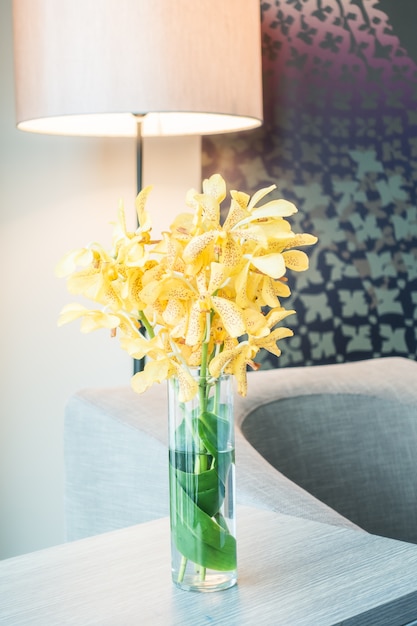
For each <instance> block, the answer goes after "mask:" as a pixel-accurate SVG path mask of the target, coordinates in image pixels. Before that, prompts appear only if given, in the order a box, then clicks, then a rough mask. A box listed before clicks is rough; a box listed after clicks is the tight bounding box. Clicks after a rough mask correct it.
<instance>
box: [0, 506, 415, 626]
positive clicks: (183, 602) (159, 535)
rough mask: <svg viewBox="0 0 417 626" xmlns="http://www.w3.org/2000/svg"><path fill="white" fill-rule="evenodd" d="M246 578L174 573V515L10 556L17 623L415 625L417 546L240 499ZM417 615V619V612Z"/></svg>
mask: <svg viewBox="0 0 417 626" xmlns="http://www.w3.org/2000/svg"><path fill="white" fill-rule="evenodd" d="M237 523H238V572H239V583H238V585H237V586H236V587H233V588H231V589H228V590H226V591H219V592H216V593H198V592H187V591H182V590H180V589H177V588H176V587H175V586H174V585H173V584H172V582H171V572H170V546H169V521H168V519H161V520H157V521H154V522H148V523H146V524H140V525H138V526H132V527H129V528H125V529H122V530H118V531H114V532H111V533H106V534H104V535H98V536H95V537H90V538H88V539H83V540H81V541H76V542H73V543H67V544H63V545H60V546H57V547H54V548H49V549H47V550H42V551H39V552H34V553H31V554H26V555H23V556H19V557H15V558H12V559H7V560H5V561H2V562H1V563H0V624H7V626H15V625H24V626H30V625H33V624H36V625H37V626H64V625H66V624H73V625H74V626H75V625H76V626H89V625H93V624H94V625H100V626H131V625H132V626H133V625H134V626H137V625H147V624H149V625H152V626H153V625H157V626H158V625H163V626H168V625H178V626H180V625H181V626H186V625H187V624H189V625H191V624H192V626H200V625H201V626H203V625H207V624H210V625H212V624H219V625H225V626H226V625H227V626H249V625H250V626H253V624H256V626H259V625H264V624H265V625H268V626H335V625H340V626H342V624H343V626H359V625H360V626H365V625H366V626H404V624H408V623H411V622H412V621H413V620H416V619H417V546H415V545H411V544H406V543H403V542H398V541H394V540H392V539H385V538H382V537H376V536H374V535H370V534H368V533H365V532H362V531H356V530H350V529H344V528H339V527H335V526H330V525H327V524H320V523H317V522H310V521H307V520H303V519H300V518H295V517H290V516H286V515H280V514H277V513H273V512H271V511H263V510H258V509H253V508H249V507H240V508H238V516H237ZM415 623H417V622H415Z"/></svg>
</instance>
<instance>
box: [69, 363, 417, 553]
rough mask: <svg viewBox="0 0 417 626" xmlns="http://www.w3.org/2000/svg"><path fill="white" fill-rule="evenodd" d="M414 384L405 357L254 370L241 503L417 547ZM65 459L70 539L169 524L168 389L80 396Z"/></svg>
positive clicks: (412, 366)
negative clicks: (164, 521) (157, 520)
mask: <svg viewBox="0 0 417 626" xmlns="http://www.w3.org/2000/svg"><path fill="white" fill-rule="evenodd" d="M416 382H417V363H416V362H414V361H412V360H408V359H402V358H386V359H373V360H370V361H361V362H356V363H344V364H338V365H325V366H314V367H305V368H288V369H277V370H266V371H262V370H261V371H259V372H253V373H250V374H249V385H248V388H249V390H248V396H247V397H246V398H240V397H238V396H237V397H236V400H235V415H236V476H237V479H236V480H237V494H238V502H240V503H242V504H249V505H253V506H257V507H262V508H269V509H272V510H276V511H280V512H283V513H287V514H291V515H295V516H298V517H304V518H307V519H313V520H317V521H321V522H325V523H329V524H336V525H341V526H348V527H355V528H358V530H359V529H364V530H366V531H369V532H373V533H377V534H381V535H385V536H389V537H393V538H396V539H403V540H406V541H413V542H417V463H416V460H415V459H416V454H415V450H416V448H417V389H416ZM65 462H66V523H67V538H68V539H69V540H71V539H78V538H81V537H85V536H89V535H94V534H97V533H100V532H105V531H107V530H112V529H115V528H119V527H122V526H128V525H131V524H135V523H139V522H143V521H148V520H151V519H155V518H157V517H161V516H165V515H168V502H169V498H168V460H167V400H166V392H165V387H164V386H160V385H157V386H154V387H153V388H151V389H150V390H149V391H147V392H146V393H145V394H144V395H142V396H138V395H136V394H134V393H133V391H131V390H130V388H129V387H123V388H115V389H86V390H84V391H81V392H79V393H78V394H76V395H75V396H74V397H72V398H71V399H70V401H69V403H68V406H67V411H66V418H65Z"/></svg>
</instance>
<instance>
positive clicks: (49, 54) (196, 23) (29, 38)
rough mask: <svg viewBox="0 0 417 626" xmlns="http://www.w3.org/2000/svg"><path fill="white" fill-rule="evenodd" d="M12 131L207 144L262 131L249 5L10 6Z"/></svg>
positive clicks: (44, 0) (136, 0)
mask: <svg viewBox="0 0 417 626" xmlns="http://www.w3.org/2000/svg"><path fill="white" fill-rule="evenodd" d="M13 23H14V59H15V81H16V117H17V126H18V128H19V129H21V130H28V131H33V132H40V133H55V134H65V135H66V134H74V135H99V136H134V135H136V132H137V120H138V118H139V119H140V120H142V126H143V128H142V134H143V135H145V136H146V135H153V136H155V135H182V134H207V133H209V134H212V133H219V132H225V131H232V130H235V131H236V130H243V129H247V128H253V127H255V126H258V125H260V124H261V121H262V95H261V47H260V7H259V0H175V1H173V0H152V1H150V0H59V2H57V1H56V0H13Z"/></svg>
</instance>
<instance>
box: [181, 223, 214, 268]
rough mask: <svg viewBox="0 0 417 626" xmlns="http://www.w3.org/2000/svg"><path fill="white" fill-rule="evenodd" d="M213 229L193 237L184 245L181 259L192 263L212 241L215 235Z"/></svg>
mask: <svg viewBox="0 0 417 626" xmlns="http://www.w3.org/2000/svg"><path fill="white" fill-rule="evenodd" d="M217 234H218V233H217V232H216V231H215V230H209V231H208V232H206V233H203V234H202V235H198V236H196V237H193V239H191V241H190V242H189V243H188V244H187V245H186V246H185V248H184V251H183V259H184V261H185V262H186V263H192V262H193V261H195V260H196V259H197V258H198V257H199V256H200V255H201V253H202V252H204V250H206V248H207V247H208V246H209V245H210V244H211V243H212V242H213V241H214V239H215V238H216V237H217Z"/></svg>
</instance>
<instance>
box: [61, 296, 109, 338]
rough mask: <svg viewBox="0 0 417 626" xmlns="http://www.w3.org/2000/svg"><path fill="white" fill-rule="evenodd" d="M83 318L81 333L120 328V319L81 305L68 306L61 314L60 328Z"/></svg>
mask: <svg viewBox="0 0 417 626" xmlns="http://www.w3.org/2000/svg"><path fill="white" fill-rule="evenodd" d="M80 318H81V326H80V329H81V332H82V333H90V332H92V331H94V330H98V329H99V328H109V329H114V328H117V327H118V326H120V317H119V316H118V315H114V314H112V313H105V312H103V311H95V310H91V309H87V308H86V307H84V306H82V305H81V304H77V303H74V304H67V305H66V306H64V308H63V309H62V311H61V312H60V314H59V318H58V326H63V325H64V324H68V323H69V322H73V321H74V320H77V319H80Z"/></svg>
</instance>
